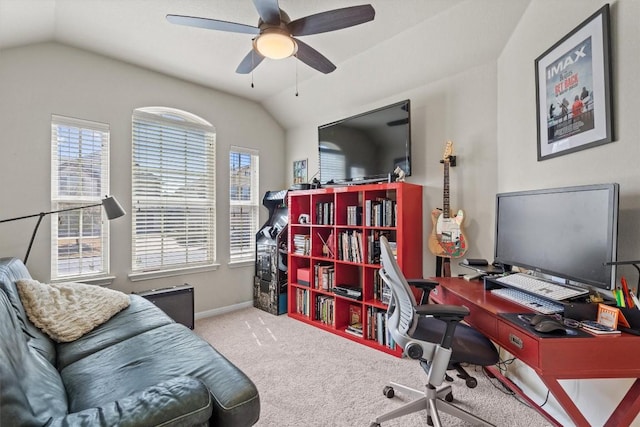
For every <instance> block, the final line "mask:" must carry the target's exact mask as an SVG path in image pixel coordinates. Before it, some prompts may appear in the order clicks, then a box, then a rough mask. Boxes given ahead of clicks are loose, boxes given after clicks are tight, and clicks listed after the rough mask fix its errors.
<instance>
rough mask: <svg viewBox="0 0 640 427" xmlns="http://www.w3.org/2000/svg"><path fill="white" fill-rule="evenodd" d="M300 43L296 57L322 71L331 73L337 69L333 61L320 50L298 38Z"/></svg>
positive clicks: (297, 41)
mask: <svg viewBox="0 0 640 427" xmlns="http://www.w3.org/2000/svg"><path fill="white" fill-rule="evenodd" d="M296 43H297V44H298V52H297V53H296V58H298V59H299V60H300V61H302V62H304V63H305V64H307V65H308V66H309V67H311V68H315V69H316V70H318V71H320V72H321V73H325V74H329V73H330V72H332V71H333V70H335V69H336V66H335V65H333V63H332V62H331V61H329V60H328V59H327V58H325V57H324V55H322V54H321V53H320V52H318V51H317V50H315V49H314V48H312V47H311V46H309V45H308V44H306V43H304V42H301V41H300V40H298V39H296Z"/></svg>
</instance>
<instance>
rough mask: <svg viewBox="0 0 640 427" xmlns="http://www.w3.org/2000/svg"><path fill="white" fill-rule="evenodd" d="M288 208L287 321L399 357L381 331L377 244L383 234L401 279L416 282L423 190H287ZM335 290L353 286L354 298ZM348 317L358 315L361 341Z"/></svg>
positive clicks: (400, 185)
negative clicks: (358, 292)
mask: <svg viewBox="0 0 640 427" xmlns="http://www.w3.org/2000/svg"><path fill="white" fill-rule="evenodd" d="M288 206H289V242H288V243H289V245H288V248H289V249H288V268H289V270H288V293H289V295H288V315H289V317H291V318H293V319H296V320H299V321H301V322H305V323H308V324H310V325H312V326H315V327H318V328H322V329H324V330H327V331H329V332H332V333H334V334H337V335H340V336H342V337H345V338H347V339H350V340H353V341H356V342H358V343H361V344H364V345H367V346H369V347H372V348H375V349H377V350H380V351H384V352H386V353H389V354H392V355H395V356H400V355H401V354H402V351H401V349H399V348H397V346H394V345H393V343H390V342H389V341H390V340H389V339H388V338H387V334H386V330H385V329H384V321H385V319H384V318H385V313H386V309H387V305H386V301H385V299H384V295H383V290H382V288H383V286H382V283H381V280H380V278H379V276H378V270H379V268H380V263H379V257H378V256H377V254H378V250H377V247H376V246H377V245H376V241H377V239H379V236H380V235H381V234H384V235H385V236H386V237H387V238H388V240H389V241H390V242H395V244H396V250H397V254H396V256H397V259H398V264H399V265H400V268H401V269H402V271H403V273H404V274H405V276H406V277H422V240H423V230H422V186H420V185H415V184H409V183H404V182H394V183H382V184H365V185H356V186H347V187H333V188H321V189H315V190H300V191H290V192H289V193H288ZM301 215H303V216H302V218H301ZM305 215H307V216H308V218H309V220H308V221H305ZM300 219H302V221H300ZM327 248H328V250H327ZM335 287H356V288H360V289H361V294H362V297H361V300H357V299H354V298H352V297H348V296H344V295H338V294H337V293H335V292H334V290H335ZM354 313H361V314H360V316H361V322H360V324H361V327H362V336H359V334H358V331H357V325H356V327H354V323H355V322H354V320H353V318H354ZM349 326H351V328H349ZM354 329H355V331H354Z"/></svg>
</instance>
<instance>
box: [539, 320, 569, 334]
mask: <svg viewBox="0 0 640 427" xmlns="http://www.w3.org/2000/svg"><path fill="white" fill-rule="evenodd" d="M533 329H535V330H536V331H538V332H542V333H544V334H549V333H557V334H566V333H567V330H566V329H565V328H564V325H563V324H562V323H560V322H558V321H557V320H551V319H548V320H543V321H541V322H540V323H538V324H537V325H535V326H534V327H533Z"/></svg>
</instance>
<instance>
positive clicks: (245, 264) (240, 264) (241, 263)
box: [227, 259, 256, 268]
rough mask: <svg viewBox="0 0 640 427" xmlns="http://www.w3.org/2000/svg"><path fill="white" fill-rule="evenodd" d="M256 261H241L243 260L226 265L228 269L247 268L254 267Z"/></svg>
mask: <svg viewBox="0 0 640 427" xmlns="http://www.w3.org/2000/svg"><path fill="white" fill-rule="evenodd" d="M255 263H256V260H255V259H243V260H238V261H229V264H227V265H228V266H229V268H240V267H249V266H252V265H255Z"/></svg>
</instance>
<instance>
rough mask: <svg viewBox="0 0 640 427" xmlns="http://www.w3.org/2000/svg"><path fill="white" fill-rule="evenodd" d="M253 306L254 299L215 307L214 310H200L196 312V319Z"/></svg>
mask: <svg viewBox="0 0 640 427" xmlns="http://www.w3.org/2000/svg"><path fill="white" fill-rule="evenodd" d="M249 307H253V301H245V302H241V303H238V304H233V305H228V306H226V307H220V308H214V309H213V310H206V311H199V312H197V313H195V315H194V317H195V318H196V320H198V319H204V318H207V317H213V316H219V315H221V314H225V313H230V312H232V311H236V310H242V309H243V308H249Z"/></svg>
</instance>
